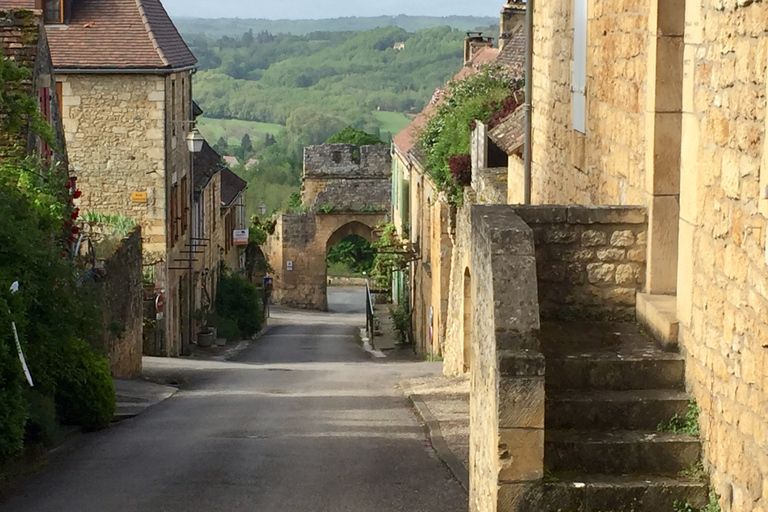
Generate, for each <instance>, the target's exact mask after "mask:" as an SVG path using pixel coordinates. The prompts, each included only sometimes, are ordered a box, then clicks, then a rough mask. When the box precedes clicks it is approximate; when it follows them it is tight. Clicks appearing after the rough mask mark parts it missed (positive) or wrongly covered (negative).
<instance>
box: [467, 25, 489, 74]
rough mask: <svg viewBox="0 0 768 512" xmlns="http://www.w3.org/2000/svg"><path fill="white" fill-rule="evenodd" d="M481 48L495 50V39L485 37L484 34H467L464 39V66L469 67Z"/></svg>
mask: <svg viewBox="0 0 768 512" xmlns="http://www.w3.org/2000/svg"><path fill="white" fill-rule="evenodd" d="M481 48H493V38H492V37H483V33H482V32H467V37H466V38H464V65H465V66H466V65H468V64H469V62H470V61H471V60H472V57H474V56H475V54H476V53H477V52H478V50H480V49H481Z"/></svg>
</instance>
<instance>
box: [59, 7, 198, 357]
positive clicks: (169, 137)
mask: <svg viewBox="0 0 768 512" xmlns="http://www.w3.org/2000/svg"><path fill="white" fill-rule="evenodd" d="M45 8H46V11H45V20H46V24H47V25H46V28H47V36H48V40H49V44H50V47H51V56H52V59H53V65H54V68H55V70H56V88H57V92H58V96H59V98H60V102H61V113H62V117H63V120H64V130H65V135H66V141H67V147H68V149H69V153H70V161H71V165H72V167H73V169H74V174H75V175H76V177H77V180H78V185H79V187H80V189H81V190H82V192H83V195H82V197H81V199H80V204H79V207H80V209H81V210H91V211H97V212H102V213H115V214H123V215H128V216H131V217H134V218H135V219H136V220H137V221H138V222H139V224H140V225H141V227H142V236H143V242H144V250H145V252H147V253H149V254H152V255H154V256H155V259H160V260H161V261H162V262H163V263H162V268H161V269H160V270H161V271H160V272H158V273H157V275H158V276H162V277H161V279H162V280H163V281H162V282H159V283H158V286H157V288H158V290H159V291H161V292H162V293H163V294H164V296H165V302H166V312H165V320H164V321H165V332H166V335H165V338H164V339H165V346H164V347H163V350H162V353H164V354H167V355H178V354H181V353H183V352H185V351H186V347H188V345H189V343H190V341H191V339H192V334H193V333H190V332H188V331H189V328H188V326H189V321H188V318H189V315H190V311H189V303H190V301H189V300H188V297H189V282H190V281H189V270H188V265H187V264H185V263H186V261H185V260H187V259H189V258H188V257H187V256H186V253H185V251H188V250H189V248H190V246H191V244H190V236H191V231H192V230H191V227H190V225H189V224H190V209H191V196H192V194H191V190H192V184H191V181H192V180H191V178H190V173H189V170H190V155H189V152H188V149H187V144H186V142H185V138H186V136H187V133H188V132H189V131H190V129H191V127H192V109H191V105H192V101H191V91H192V88H191V87H192V84H191V73H192V72H193V71H194V69H195V66H196V63H197V61H196V59H195V57H194V55H193V54H192V53H191V52H190V50H189V48H188V47H187V46H186V44H185V43H184V41H183V40H182V38H181V36H180V35H179V33H178V32H177V31H176V28H175V27H174V25H173V23H172V22H171V20H170V18H169V17H168V15H167V13H166V12H165V10H164V9H163V6H162V5H161V3H160V1H159V0H138V1H136V0H98V1H97V0H55V1H53V0H48V1H46V2H45Z"/></svg>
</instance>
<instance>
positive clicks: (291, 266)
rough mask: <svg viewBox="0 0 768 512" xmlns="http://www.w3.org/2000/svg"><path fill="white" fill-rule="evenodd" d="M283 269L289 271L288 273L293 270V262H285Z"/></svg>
mask: <svg viewBox="0 0 768 512" xmlns="http://www.w3.org/2000/svg"><path fill="white" fill-rule="evenodd" d="M285 268H286V270H289V271H290V270H293V262H292V261H288V262H286V263H285Z"/></svg>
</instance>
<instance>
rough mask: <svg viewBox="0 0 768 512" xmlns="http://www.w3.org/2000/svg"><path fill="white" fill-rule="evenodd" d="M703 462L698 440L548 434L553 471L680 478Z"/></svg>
mask: <svg viewBox="0 0 768 512" xmlns="http://www.w3.org/2000/svg"><path fill="white" fill-rule="evenodd" d="M700 459H701V443H700V441H699V440H698V439H696V438H694V437H691V436H688V435H682V434H671V433H668V432H657V431H655V430H614V431H607V432H594V431H578V430H547V432H546V438H545V441H544V466H545V467H546V468H547V469H548V470H549V471H555V472H557V471H579V472H583V473H592V474H616V475H623V474H633V473H635V474H636V473H649V474H677V473H679V472H680V471H683V470H685V469H689V468H691V467H693V465H694V464H696V463H697V462H698V461H699V460H700Z"/></svg>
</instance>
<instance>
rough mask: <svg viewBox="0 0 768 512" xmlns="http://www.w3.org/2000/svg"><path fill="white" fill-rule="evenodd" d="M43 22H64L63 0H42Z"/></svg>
mask: <svg viewBox="0 0 768 512" xmlns="http://www.w3.org/2000/svg"><path fill="white" fill-rule="evenodd" d="M43 2H44V3H43V9H44V11H45V22H46V23H51V24H56V23H64V0H43Z"/></svg>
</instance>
